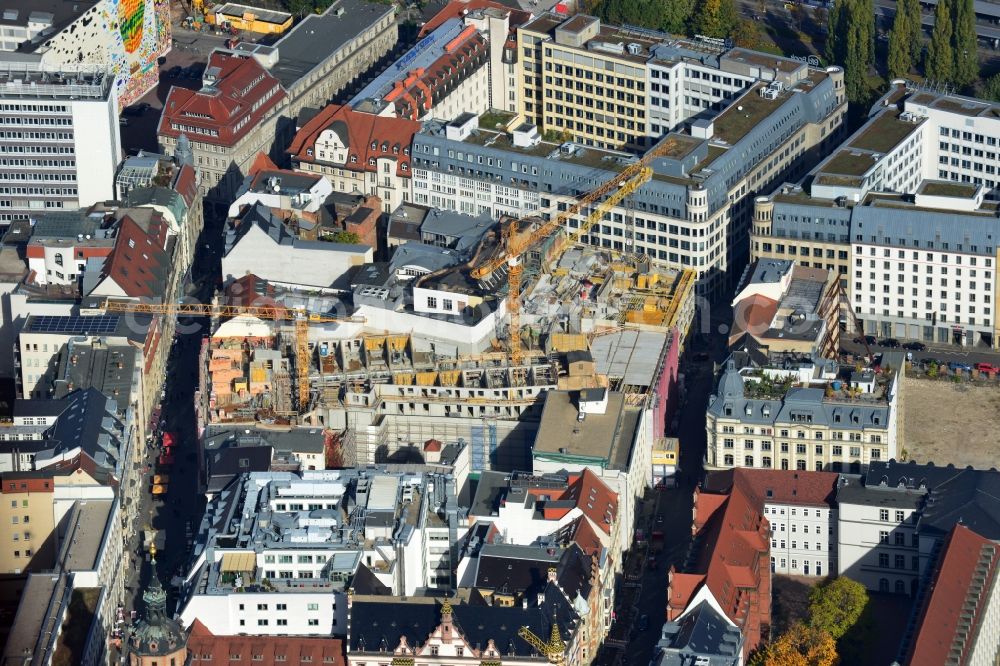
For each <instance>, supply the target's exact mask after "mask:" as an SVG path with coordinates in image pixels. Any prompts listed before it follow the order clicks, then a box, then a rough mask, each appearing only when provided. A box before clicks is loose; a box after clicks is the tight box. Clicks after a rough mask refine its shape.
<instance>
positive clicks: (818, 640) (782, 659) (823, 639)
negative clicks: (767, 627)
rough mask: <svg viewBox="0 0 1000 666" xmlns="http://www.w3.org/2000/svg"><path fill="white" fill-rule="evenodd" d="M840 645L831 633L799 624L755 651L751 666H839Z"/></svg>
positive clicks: (749, 662)
mask: <svg viewBox="0 0 1000 666" xmlns="http://www.w3.org/2000/svg"><path fill="white" fill-rule="evenodd" d="M838 662H839V659H838V657H837V645H836V643H835V642H834V640H833V637H832V636H830V634H828V633H827V632H825V631H823V630H822V629H817V628H816V627H810V626H807V625H804V624H801V623H795V624H793V625H792V626H790V627H789V628H788V631H786V632H785V633H783V634H782V635H781V636H779V637H778V638H777V639H775V640H774V641H772V642H770V643H768V644H767V645H765V646H764V647H762V648H760V649H759V650H757V651H756V652H754V653H753V654H752V655H751V656H750V659H749V660H748V662H747V666H835V664H837V663H838Z"/></svg>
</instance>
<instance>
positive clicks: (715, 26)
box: [691, 0, 737, 38]
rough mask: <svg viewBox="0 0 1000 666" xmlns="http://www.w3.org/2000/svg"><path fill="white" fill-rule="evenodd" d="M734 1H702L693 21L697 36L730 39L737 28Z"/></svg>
mask: <svg viewBox="0 0 1000 666" xmlns="http://www.w3.org/2000/svg"><path fill="white" fill-rule="evenodd" d="M736 19H737V16H736V6H735V5H734V4H733V0H701V2H699V3H698V10H697V11H696V12H695V16H694V19H693V21H692V26H691V27H692V29H693V30H694V32H695V34H698V35H705V36H706V37H718V38H725V37H729V36H730V35H731V34H732V33H733V29H734V28H735V27H736Z"/></svg>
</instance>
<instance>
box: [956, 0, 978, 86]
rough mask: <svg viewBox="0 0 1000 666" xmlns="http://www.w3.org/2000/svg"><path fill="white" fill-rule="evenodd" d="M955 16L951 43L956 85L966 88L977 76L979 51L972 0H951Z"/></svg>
mask: <svg viewBox="0 0 1000 666" xmlns="http://www.w3.org/2000/svg"><path fill="white" fill-rule="evenodd" d="M953 2H954V10H955V18H954V31H953V33H952V39H951V43H952V45H953V47H954V58H955V74H954V81H955V83H956V84H957V85H959V86H961V87H963V88H968V87H970V86H972V84H974V83H975V82H976V79H978V78H979V53H978V51H977V45H976V14H975V12H974V11H973V9H972V0H953Z"/></svg>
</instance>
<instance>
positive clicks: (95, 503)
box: [63, 499, 114, 572]
mask: <svg viewBox="0 0 1000 666" xmlns="http://www.w3.org/2000/svg"><path fill="white" fill-rule="evenodd" d="M113 504H114V500H109V499H108V500H94V499H88V500H79V501H78V502H77V503H76V506H77V508H78V509H79V510H78V511H76V513H75V522H74V523H73V524H71V525H70V526H69V528H68V529H67V531H66V536H67V537H69V539H70V542H69V543H68V544H65V545H64V546H63V547H64V548H66V549H67V554H66V561H65V565H64V569H65V571H67V572H72V571H90V570H92V569H93V568H94V567H95V566H97V556H98V555H99V554H100V550H101V542H102V541H104V530H105V528H106V527H107V524H108V517H109V516H110V515H111V506H112V505H113Z"/></svg>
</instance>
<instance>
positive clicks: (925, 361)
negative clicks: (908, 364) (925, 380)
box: [920, 356, 941, 367]
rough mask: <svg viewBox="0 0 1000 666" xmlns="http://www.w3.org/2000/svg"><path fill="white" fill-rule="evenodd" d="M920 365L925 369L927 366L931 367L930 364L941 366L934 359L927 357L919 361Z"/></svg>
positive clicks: (939, 362)
mask: <svg viewBox="0 0 1000 666" xmlns="http://www.w3.org/2000/svg"><path fill="white" fill-rule="evenodd" d="M920 363H921V365H923V366H925V367H926V366H929V365H932V364H933V365H941V361H939V360H937V359H936V358H931V357H929V356H928V357H925V358H922V359H920Z"/></svg>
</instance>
